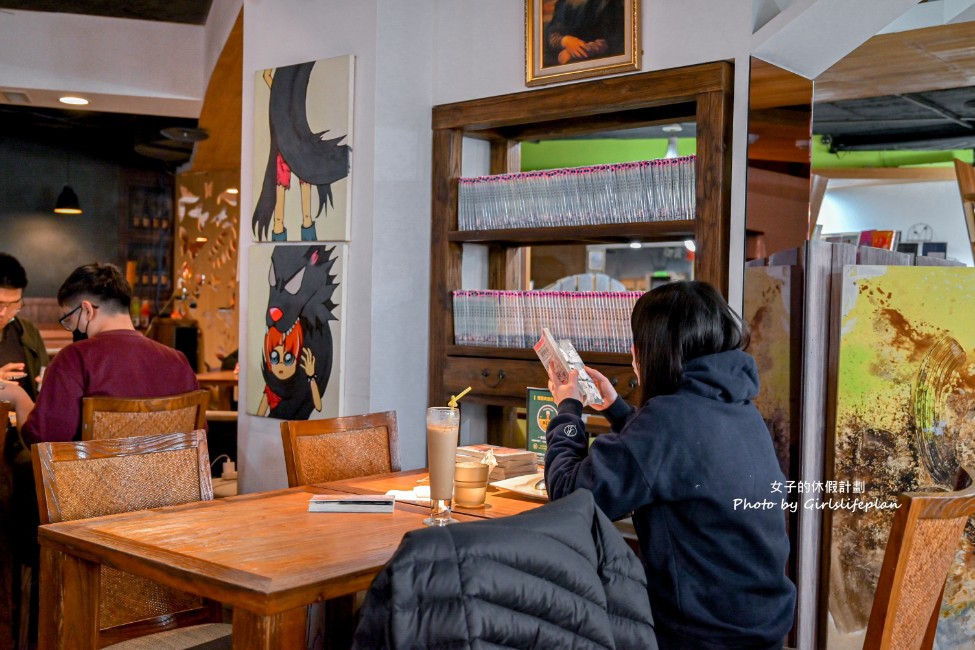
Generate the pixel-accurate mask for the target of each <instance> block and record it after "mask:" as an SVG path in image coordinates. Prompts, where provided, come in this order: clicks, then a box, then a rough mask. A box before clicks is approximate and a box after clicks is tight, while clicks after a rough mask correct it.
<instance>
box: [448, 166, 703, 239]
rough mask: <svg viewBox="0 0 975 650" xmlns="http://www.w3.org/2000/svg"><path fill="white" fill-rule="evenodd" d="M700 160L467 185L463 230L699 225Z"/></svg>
mask: <svg viewBox="0 0 975 650" xmlns="http://www.w3.org/2000/svg"><path fill="white" fill-rule="evenodd" d="M695 161H696V158H695V156H683V157H680V158H661V159H658V160H640V161H636V162H624V163H612V164H609V165H592V166H588V167H570V168H566V169H546V170H540V171H529V172H519V173H513V174H497V175H494V176H477V177H472V178H461V179H459V180H458V185H457V199H458V205H457V207H458V226H459V229H460V230H493V229H505V228H545V227H559V226H592V225H600V224H605V223H642V222H646V221H669V220H675V219H693V218H694V211H695V202H696V193H697V192H696V190H697V185H696V180H695V178H696V177H695V172H694V167H695Z"/></svg>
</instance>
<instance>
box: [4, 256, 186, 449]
mask: <svg viewBox="0 0 975 650" xmlns="http://www.w3.org/2000/svg"><path fill="white" fill-rule="evenodd" d="M131 300H132V290H131V289H130V288H129V285H128V283H127V282H126V281H125V278H124V277H123V276H122V274H121V273H120V272H119V270H118V268H116V267H115V266H112V265H111V264H88V265H86V266H81V267H78V268H77V269H75V270H74V272H73V273H72V274H71V275H70V276H68V279H67V280H65V281H64V284H62V285H61V288H60V289H58V304H60V305H61V308H62V309H63V310H64V311H65V314H64V316H62V317H61V325H63V326H64V328H65V329H67V330H70V331H71V332H73V333H74V339H75V343H72V344H71V345H68V346H66V347H65V348H63V349H62V350H61V351H60V352H58V354H57V355H56V356H55V357H54V359H53V360H52V361H51V365H50V366H48V368H47V371H46V372H45V373H44V385H43V388H42V390H41V391H40V393H39V394H38V396H37V403H36V404H35V405H34V406H33V409H29V404H24V405H22V404H21V403H20V402H21V400H16V401H15V404H16V406H17V407H18V408H17V411H18V413H17V415H18V418H20V417H21V416H22V414H23V415H26V421H25V420H19V421H21V422H23V426H22V427H21V435H22V436H23V438H24V441H25V442H26V443H28V444H33V443H36V442H54V441H65V440H78V439H80V437H81V398H82V397H88V396H93V395H104V396H108V397H138V398H142V397H165V396H168V395H175V394H177V393H185V392H187V391H191V390H196V389H197V388H199V384H198V383H197V381H196V374H195V373H194V372H193V370H192V368H190V365H189V362H188V361H187V360H186V357H185V356H183V354H182V353H181V352H177V351H176V350H174V349H172V348H169V347H166V346H165V345H162V344H161V343H157V342H156V341H153V340H151V339H147V338H146V337H145V336H143V335H142V334H141V333H140V332H138V331H136V329H135V327H133V325H132V319H131V318H130V317H129V303H130V302H131ZM7 386H8V389H7V390H5V391H4V392H5V393H9V392H10V391H11V390H12V389H10V388H9V386H10V385H9V384H8V385H7ZM0 396H2V393H0ZM28 410H29V415H28V414H27V411H28Z"/></svg>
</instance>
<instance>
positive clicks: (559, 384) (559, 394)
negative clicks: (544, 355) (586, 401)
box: [548, 363, 582, 405]
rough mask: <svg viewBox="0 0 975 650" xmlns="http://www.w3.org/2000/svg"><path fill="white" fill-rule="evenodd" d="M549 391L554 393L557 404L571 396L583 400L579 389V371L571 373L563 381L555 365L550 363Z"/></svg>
mask: <svg viewBox="0 0 975 650" xmlns="http://www.w3.org/2000/svg"><path fill="white" fill-rule="evenodd" d="M548 391H549V392H550V393H552V397H553V398H554V399H555V404H556V405H558V404H561V403H562V400H564V399H566V398H569V397H571V398H572V399H576V400H579V401H580V402H581V401H582V392H581V391H580V390H579V373H578V372H577V371H575V370H573V371H571V372H570V373H569V376H568V377H566V380H565V381H564V382H563V381H561V380H560V379H559V376H558V373H556V372H555V365H554V364H551V363H550V364H548Z"/></svg>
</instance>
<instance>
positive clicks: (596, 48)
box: [585, 38, 609, 57]
mask: <svg viewBox="0 0 975 650" xmlns="http://www.w3.org/2000/svg"><path fill="white" fill-rule="evenodd" d="M585 48H586V55H587V57H597V56H602V55H603V54H605V53H606V50H608V49H609V43H607V42H606V39H605V38H597V39H596V40H594V41H589V42H588V43H586V45H585Z"/></svg>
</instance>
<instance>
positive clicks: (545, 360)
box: [534, 327, 603, 406]
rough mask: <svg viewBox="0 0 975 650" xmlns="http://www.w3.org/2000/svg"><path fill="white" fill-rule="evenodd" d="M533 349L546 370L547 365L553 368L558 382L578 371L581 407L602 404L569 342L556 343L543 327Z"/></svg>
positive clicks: (598, 394) (601, 398) (601, 399)
mask: <svg viewBox="0 0 975 650" xmlns="http://www.w3.org/2000/svg"><path fill="white" fill-rule="evenodd" d="M534 349H535V354H537V355H538V359H539V360H540V361H541V362H542V365H543V366H545V368H546V370H547V369H548V367H549V365H552V366H554V368H555V374H556V378H557V379H558V380H559V381H560V382H565V381H567V380H568V378H569V372H571V371H572V370H576V371H578V373H579V390H580V392H581V393H582V404H583V406H585V405H586V404H602V403H603V396H602V395H601V394H600V393H599V389H598V388H596V384H595V382H593V380H592V377H590V376H589V373H588V372H586V368H585V364H584V363H583V362H582V358H581V357H580V356H579V353H578V352H576V349H575V347H573V345H572V342H571V341H569V340H567V339H563V340H561V341H556V340H555V337H554V336H552V332H550V331H549V329H548V328H547V327H543V328H542V338H540V339H538V343H536V344H535V348H534Z"/></svg>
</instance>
